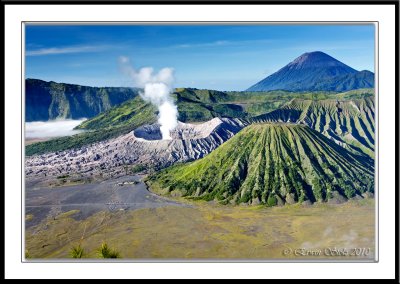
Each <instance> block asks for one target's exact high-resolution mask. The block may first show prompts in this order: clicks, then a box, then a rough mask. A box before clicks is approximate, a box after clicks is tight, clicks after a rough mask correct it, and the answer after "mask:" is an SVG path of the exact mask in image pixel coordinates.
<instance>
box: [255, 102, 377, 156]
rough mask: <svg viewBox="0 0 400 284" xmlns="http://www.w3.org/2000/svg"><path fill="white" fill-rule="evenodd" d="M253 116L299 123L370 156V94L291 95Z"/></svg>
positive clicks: (372, 121) (372, 116) (372, 138)
mask: <svg viewBox="0 0 400 284" xmlns="http://www.w3.org/2000/svg"><path fill="white" fill-rule="evenodd" d="M254 120H255V121H258V122H268V121H271V122H288V121H289V122H293V123H302V124H305V125H308V126H309V127H311V128H312V129H315V130H317V131H318V132H320V133H322V134H324V135H325V136H327V137H329V138H332V139H333V140H335V141H336V142H337V143H338V144H340V145H342V146H343V147H346V148H347V149H349V150H350V151H352V152H354V153H359V154H366V155H368V156H370V157H371V158H373V157H374V145H375V135H374V132H375V107H374V96H366V97H365V98H362V99H350V100H342V99H340V100H339V99H334V100H333V99H328V100H318V101H315V100H300V99H293V100H291V101H290V102H289V103H287V104H285V105H284V106H283V107H281V108H279V109H277V110H274V111H272V112H270V113H268V114H264V115H261V116H257V117H254Z"/></svg>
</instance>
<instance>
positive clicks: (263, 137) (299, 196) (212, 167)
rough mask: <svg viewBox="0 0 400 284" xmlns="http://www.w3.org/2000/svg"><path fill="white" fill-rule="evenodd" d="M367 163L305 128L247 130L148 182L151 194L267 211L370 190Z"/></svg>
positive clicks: (370, 174)
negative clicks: (153, 191) (264, 207)
mask: <svg viewBox="0 0 400 284" xmlns="http://www.w3.org/2000/svg"><path fill="white" fill-rule="evenodd" d="M373 175H374V168H373V160H372V159H370V158H368V157H360V156H357V155H354V154H352V153H350V152H349V151H347V150H345V149H344V148H342V147H340V146H338V145H337V144H335V143H334V142H333V141H331V140H329V139H328V138H326V137H325V136H323V135H321V134H320V133H318V132H316V131H314V130H312V129H310V128H309V127H307V126H305V125H294V124H280V123H272V124H269V123H267V124H253V125H251V126H248V127H246V128H244V129H243V130H242V131H240V132H239V133H238V134H237V135H236V136H234V137H233V138H231V139H230V140H229V141H227V142H226V143H224V144H223V145H221V146H220V147H219V148H217V149H216V150H215V151H213V152H212V153H210V154H209V155H207V156H206V157H204V158H202V159H200V160H197V161H195V162H192V163H189V164H183V165H176V166H172V167H170V168H167V169H165V170H163V171H161V172H159V173H158V174H156V175H154V176H152V177H150V179H149V183H150V184H151V185H152V188H156V189H157V188H160V189H164V192H175V193H178V194H181V195H183V196H186V197H193V198H196V199H203V200H213V199H217V200H219V201H220V202H221V203H223V204H226V203H235V204H239V203H249V204H259V203H262V204H267V205H270V206H273V205H276V204H284V203H295V202H304V201H310V202H315V201H317V200H320V201H326V200H328V199H330V198H343V197H345V198H352V197H355V196H356V195H361V194H363V193H364V192H367V191H370V192H373V190H374V185H373V181H374V178H373V177H374V176H373Z"/></svg>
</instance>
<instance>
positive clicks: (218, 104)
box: [25, 88, 374, 156]
mask: <svg viewBox="0 0 400 284" xmlns="http://www.w3.org/2000/svg"><path fill="white" fill-rule="evenodd" d="M372 96H373V89H363V90H354V91H349V92H346V93H339V94H337V93H332V92H315V93H311V92H301V93H293V92H285V91H270V92H219V91H213V90H197V89H188V88H183V89H176V91H175V93H174V94H173V97H174V99H175V101H176V103H177V105H178V110H179V117H178V119H179V120H180V121H182V122H199V121H206V120H209V119H212V118H214V117H240V118H244V119H250V120H251V119H253V118H256V119H261V120H262V118H263V116H262V115H261V116H258V115H259V114H265V113H272V114H273V115H274V116H276V114H275V113H274V111H279V109H283V110H284V111H285V112H290V111H292V112H293V110H292V108H293V105H295V106H294V111H297V112H298V114H302V116H301V118H304V117H305V116H306V115H307V114H309V116H310V117H311V118H312V119H313V118H314V116H315V114H320V113H322V112H321V111H319V109H318V107H319V106H318V103H321V102H323V101H324V100H325V101H329V102H330V104H331V105H333V108H332V107H331V111H333V112H337V108H336V107H335V104H336V100H337V99H340V100H342V101H347V100H348V99H353V100H355V99H358V100H359V101H360V106H362V101H363V100H364V99H365V100H367V99H368V98H370V99H369V101H368V102H367V103H365V108H363V110H364V109H365V114H361V115H360V116H357V117H360V120H362V121H358V119H357V118H356V119H355V120H354V127H353V129H354V128H357V129H358V132H357V133H361V135H364V132H365V133H366V134H365V135H368V137H369V138H373V130H374V125H373V99H372V98H373V97H372ZM316 101H318V102H316ZM300 102H303V103H302V104H300ZM311 102H312V103H313V105H314V106H315V107H314V109H313V111H312V112H310V111H309V109H308V107H309V106H310V104H311ZM321 104H322V103H321ZM348 106H349V109H351V108H352V109H353V112H352V113H354V110H355V109H354V107H353V106H352V105H350V104H348ZM281 112H282V111H281ZM333 112H330V114H333ZM338 115H339V114H338ZM315 117H317V116H315ZM331 117H332V118H333V121H332V123H331V125H336V127H337V128H338V130H340V129H342V128H343V127H342V125H341V123H342V124H343V123H344V122H345V121H348V120H343V119H342V118H340V117H339V116H337V117H335V116H331ZM278 118H279V117H278ZM297 118H299V117H297ZM156 121H157V109H156V108H155V107H154V106H152V105H151V104H149V103H146V102H144V101H143V100H142V99H141V97H140V96H136V97H135V98H134V99H131V100H129V101H126V102H124V103H122V104H121V105H118V106H115V107H113V108H111V109H109V110H107V111H105V112H103V113H101V114H99V115H97V116H95V117H93V118H92V119H89V120H86V121H84V122H83V123H82V124H81V125H79V126H78V127H77V129H86V130H89V131H87V132H84V133H79V134H76V135H74V136H69V137H61V138H55V139H51V140H48V141H43V142H37V143H33V144H30V145H27V146H26V147H25V154H26V155H27V156H31V155H35V154H43V153H46V152H55V151H63V150H67V149H72V148H79V147H81V146H84V145H88V144H92V143H95V142H98V141H103V140H107V139H110V138H114V137H117V136H120V135H123V134H126V133H128V132H129V131H132V130H133V129H135V128H137V127H139V126H141V125H144V124H151V123H154V122H156ZM285 121H286V120H285ZM320 121H322V122H323V121H325V122H327V123H329V121H330V120H328V118H324V119H322V120H320ZM318 123H319V124H318V125H320V122H318ZM316 125H317V124H316V123H314V124H313V125H312V127H313V128H314V129H316V128H315V127H314V126H316ZM361 128H362V129H361ZM364 129H365V131H364ZM316 130H317V131H320V130H321V129H316ZM361 130H363V131H364V132H363V131H361ZM338 133H339V132H338ZM354 133H355V132H354ZM357 133H355V135H356V139H353V137H349V138H346V137H345V134H346V132H340V133H339V134H337V135H342V136H341V139H342V140H344V141H345V142H346V143H348V144H350V145H351V147H352V149H353V150H354V151H358V152H362V153H366V154H368V155H369V156H373V145H372V144H371V143H370V144H369V145H368V146H367V147H366V146H365V145H364V144H365V143H364V142H365V141H364V140H362V139H361V140H360V139H357V137H358V136H357ZM369 140H372V139H369ZM370 142H371V141H370Z"/></svg>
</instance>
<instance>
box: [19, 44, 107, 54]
mask: <svg viewBox="0 0 400 284" xmlns="http://www.w3.org/2000/svg"><path fill="white" fill-rule="evenodd" d="M105 49H107V46H105V45H81V46H65V47H48V48H40V49H35V50H27V51H26V52H25V55H26V56H42V55H52V54H67V53H82V52H99V51H103V50H105Z"/></svg>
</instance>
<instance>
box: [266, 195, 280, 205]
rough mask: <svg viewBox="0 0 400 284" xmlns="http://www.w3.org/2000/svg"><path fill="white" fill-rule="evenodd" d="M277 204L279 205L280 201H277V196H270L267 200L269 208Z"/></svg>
mask: <svg viewBox="0 0 400 284" xmlns="http://www.w3.org/2000/svg"><path fill="white" fill-rule="evenodd" d="M276 204H278V200H277V199H276V197H275V196H269V197H268V200H267V205H268V206H275V205H276Z"/></svg>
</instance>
